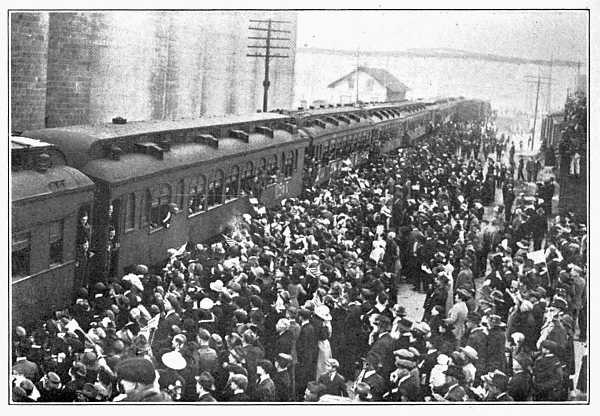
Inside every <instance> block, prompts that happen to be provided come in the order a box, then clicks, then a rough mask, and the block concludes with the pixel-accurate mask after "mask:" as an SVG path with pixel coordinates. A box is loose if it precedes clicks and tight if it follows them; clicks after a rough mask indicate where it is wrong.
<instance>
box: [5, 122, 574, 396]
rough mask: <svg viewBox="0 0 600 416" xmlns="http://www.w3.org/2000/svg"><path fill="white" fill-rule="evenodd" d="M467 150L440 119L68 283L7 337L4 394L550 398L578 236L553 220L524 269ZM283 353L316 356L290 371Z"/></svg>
mask: <svg viewBox="0 0 600 416" xmlns="http://www.w3.org/2000/svg"><path fill="white" fill-rule="evenodd" d="M482 131H483V134H482ZM476 140H484V142H486V143H487V142H490V143H494V142H495V139H494V134H493V131H492V130H489V129H487V130H486V129H482V128H481V125H480V124H466V123H449V124H446V125H444V126H443V127H442V128H441V129H440V131H439V132H438V133H437V134H435V135H433V136H431V137H428V138H426V139H424V140H423V141H422V142H421V143H419V144H418V146H415V147H412V148H409V149H402V150H401V151H398V152H394V153H393V154H388V155H380V156H378V157H377V158H373V159H372V160H371V161H370V162H369V163H367V164H365V165H364V166H361V167H358V168H356V169H354V170H352V171H345V172H343V173H341V174H340V175H339V176H337V177H335V178H333V179H331V181H330V182H329V183H328V185H327V187H323V188H308V189H305V191H304V193H303V195H302V196H301V198H298V199H296V198H290V199H287V200H283V201H282V202H281V204H280V205H279V206H276V207H273V208H265V207H263V206H260V204H258V203H254V205H253V210H252V212H250V213H247V214H244V215H242V216H241V218H240V220H239V221H236V222H234V223H232V224H231V225H229V226H228V227H227V228H226V229H225V230H224V234H225V235H226V238H224V241H222V242H216V243H213V244H207V245H203V244H196V245H188V246H187V247H185V248H184V249H180V250H176V249H173V250H170V251H169V253H168V254H169V260H168V262H167V264H166V265H164V267H163V268H162V269H161V268H158V269H155V268H153V267H150V268H149V267H147V266H145V265H139V266H138V267H137V268H136V269H135V270H134V271H133V272H132V273H129V274H127V275H125V276H123V277H122V278H121V279H117V280H111V281H107V282H97V283H94V284H92V285H90V286H89V287H86V288H81V290H79V292H78V294H77V296H76V299H75V301H74V303H73V305H72V306H71V307H70V308H68V310H61V311H57V312H56V313H55V314H54V315H53V316H52V317H49V319H48V320H47V321H46V322H45V323H44V324H43V325H40V326H39V327H34V328H27V329H25V328H23V327H20V326H18V327H15V328H14V331H13V337H12V341H13V345H12V347H13V378H12V384H13V400H15V401H46V402H47V401H110V400H121V399H123V397H126V399H128V400H134V401H135V400H138V401H144V400H150V399H148V398H151V399H152V400H154V401H157V400H163V399H165V400H174V401H207V400H206V398H207V397H209V396H210V398H211V399H216V400H217V401H231V400H235V401H296V400H319V399H320V398H322V397H326V396H331V395H335V394H340V395H349V396H352V397H354V398H356V399H357V400H373V401H383V400H388V401H403V400H410V401H425V400H439V401H453V400H505V399H506V398H507V397H511V396H512V398H513V399H515V400H564V399H566V397H567V395H568V393H569V391H572V390H573V389H574V386H571V385H569V380H570V378H569V376H570V375H572V374H574V373H575V368H574V367H575V365H574V348H573V342H574V339H575V336H576V334H579V335H580V337H583V336H585V333H586V330H585V323H586V321H585V317H586V311H585V299H584V295H585V275H586V253H585V246H586V242H585V238H586V229H585V227H584V226H582V225H581V224H577V223H575V222H574V221H573V218H572V216H571V215H568V214H567V215H561V216H559V217H557V218H555V219H552V220H551V224H550V227H549V232H548V233H547V234H546V236H545V246H544V247H543V249H544V250H545V252H544V258H545V262H543V264H536V263H535V262H534V261H533V260H531V259H530V258H529V257H528V253H529V252H531V251H533V250H532V244H531V238H530V234H531V231H530V225H531V218H532V217H533V216H534V215H535V212H536V211H535V210H534V212H530V211H528V210H527V209H524V208H525V207H524V206H521V207H519V206H516V207H515V220H514V221H511V222H507V221H505V220H504V215H503V214H502V215H495V216H494V218H492V219H489V218H487V219H484V206H483V205H482V202H481V199H480V198H481V197H480V194H481V190H482V186H483V183H484V173H485V172H488V173H489V171H490V167H489V165H486V163H488V162H487V159H486V157H487V155H485V154H483V155H481V158H476V157H475V153H476V152H474V151H473V146H470V147H469V144H470V143H472V142H473V141H476ZM461 147H462V149H460V148H461ZM490 147H492V148H493V146H490ZM465 149H470V150H469V151H466V150H465ZM461 150H462V151H461ZM459 155H460V156H459ZM526 203H529V202H526ZM534 204H535V202H534ZM528 227H529V228H528ZM161 267H162V266H161ZM408 283H410V284H413V285H414V289H415V290H421V291H423V292H426V300H425V304H424V305H423V306H424V310H425V313H424V315H423V316H422V317H420V316H419V317H418V318H417V319H414V318H415V317H414V313H410V314H409V313H407V310H406V306H408V305H400V304H397V297H396V292H397V290H398V288H399V287H400V285H406V284H408ZM409 290H410V289H409ZM411 312H413V311H411ZM461 314H462V315H461ZM409 315H410V316H412V317H413V319H412V320H411V319H409ZM307 323H308V324H309V325H312V326H313V327H314V328H315V329H316V331H317V332H318V333H319V336H318V337H316V336H315V337H312V338H310V339H308V341H307V339H305V338H302V337H304V332H303V328H304V327H305V325H306V324H307ZM325 341H327V343H328V344H327V345H329V346H330V348H324V347H323V345H324V344H323V343H324V342H325ZM307 342H309V343H312V344H311V345H308V346H306V345H307V344H306V343H307ZM298 345H303V346H304V347H303V348H311V349H312V348H314V349H315V351H318V354H316V355H315V356H314V358H313V359H311V361H309V362H303V361H302V360H305V359H306V358H305V357H306V354H305V352H306V351H305V350H304V349H302V348H300V347H298V348H297V346H298ZM523 372H524V373H525V374H526V377H525V376H522V374H523ZM522 378H525V382H522V380H521V379H522ZM268 379H272V380H273V383H272V385H271V383H270V382H269V381H268ZM334 380H337V381H336V382H337V383H338V384H337V385H338V387H339V385H340V382H339V380H343V381H342V382H341V383H342V384H343V385H345V386H346V387H347V388H346V389H342V390H344V391H341V390H334V389H333V387H332V385H333V384H332V383H333V381H334ZM515 380H516V381H515ZM517 381H519V382H520V383H521V384H525V385H527V386H528V387H526V388H525V387H522V386H521V384H519V389H520V390H519V389H517V388H515V387H514V386H515V385H516V384H517ZM123 382H125V383H124V384H123ZM127 382H129V384H127ZM132 383H133V384H132ZM123 385H134V386H135V387H133V391H134V393H131V392H129V393H128V392H124V391H123V388H124V387H123ZM272 386H274V387H272ZM511 389H512V390H511ZM580 390H582V388H581V386H580Z"/></svg>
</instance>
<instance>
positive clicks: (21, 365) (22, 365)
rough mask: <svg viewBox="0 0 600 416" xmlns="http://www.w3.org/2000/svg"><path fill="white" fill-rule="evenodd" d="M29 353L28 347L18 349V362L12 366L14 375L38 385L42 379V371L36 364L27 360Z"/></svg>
mask: <svg viewBox="0 0 600 416" xmlns="http://www.w3.org/2000/svg"><path fill="white" fill-rule="evenodd" d="M28 353H29V350H28V349H27V348H26V347H19V348H17V360H16V362H15V363H14V364H13V366H12V373H13V374H19V375H21V376H23V377H25V378H27V379H29V380H31V381H32V382H34V383H37V382H38V381H39V379H40V370H39V368H38V365H37V364H36V363H34V362H32V361H29V360H28V359H27V355H28Z"/></svg>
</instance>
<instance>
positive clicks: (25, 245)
mask: <svg viewBox="0 0 600 416" xmlns="http://www.w3.org/2000/svg"><path fill="white" fill-rule="evenodd" d="M10 146H11V205H12V212H11V223H12V224H11V225H12V229H11V233H12V245H11V246H12V247H11V251H12V261H11V274H12V276H11V278H12V282H11V283H12V284H11V290H12V311H13V313H12V321H13V323H18V324H19V325H22V324H29V323H36V322H39V319H41V318H43V317H44V316H45V314H46V313H47V311H49V310H56V309H58V308H62V307H64V306H66V305H67V304H68V303H69V302H70V300H71V296H72V289H73V287H74V285H75V284H78V283H79V284H80V283H83V282H82V281H81V279H83V278H84V275H85V268H86V266H87V262H86V261H85V259H84V257H85V256H89V254H90V253H89V251H86V250H87V248H86V247H85V246H86V244H85V241H86V235H85V233H81V232H80V231H81V230H80V228H82V227H81V226H79V221H80V218H82V217H84V216H85V215H86V214H87V213H89V212H90V211H91V209H92V203H93V198H94V184H93V182H92V181H91V180H90V179H89V178H87V177H86V176H85V175H84V174H83V173H81V172H80V171H79V170H77V169H75V168H73V167H71V166H67V165H66V159H65V155H64V154H63V153H62V152H61V151H60V150H59V149H57V148H56V147H55V146H53V145H51V144H49V143H45V142H42V141H39V140H34V139H30V138H26V137H11V139H10ZM83 228H84V229H85V226H83ZM88 245H89V244H88Z"/></svg>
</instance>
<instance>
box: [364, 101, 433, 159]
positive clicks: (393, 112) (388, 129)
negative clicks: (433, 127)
mask: <svg viewBox="0 0 600 416" xmlns="http://www.w3.org/2000/svg"><path fill="white" fill-rule="evenodd" d="M425 108H426V104H424V103H419V102H402V103H380V104H375V105H370V106H366V107H365V108H364V109H365V111H366V112H367V114H369V116H370V118H371V121H372V122H373V124H374V138H375V140H377V142H378V144H377V146H379V151H381V152H382V153H388V152H391V151H393V150H396V149H398V148H399V147H406V146H409V145H410V143H411V142H412V140H413V139H414V138H415V137H418V136H417V135H416V134H417V133H416V129H417V128H418V127H419V123H417V122H416V121H417V119H416V118H415V117H414V116H413V115H418V114H420V118H419V119H418V120H419V122H420V121H421V120H425V119H426V118H427V117H426V116H425V115H424V114H422V113H423V111H424V109H425ZM424 132H425V131H424V130H423V133H421V134H419V136H420V135H422V134H424Z"/></svg>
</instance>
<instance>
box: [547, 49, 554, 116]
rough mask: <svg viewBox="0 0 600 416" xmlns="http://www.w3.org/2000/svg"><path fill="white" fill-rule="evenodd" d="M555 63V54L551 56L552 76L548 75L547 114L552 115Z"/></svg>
mask: <svg viewBox="0 0 600 416" xmlns="http://www.w3.org/2000/svg"><path fill="white" fill-rule="evenodd" d="M553 62H554V54H552V55H551V56H550V74H549V75H548V78H549V80H548V96H547V97H546V112H547V113H548V114H550V112H551V111H552V64H553Z"/></svg>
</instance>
